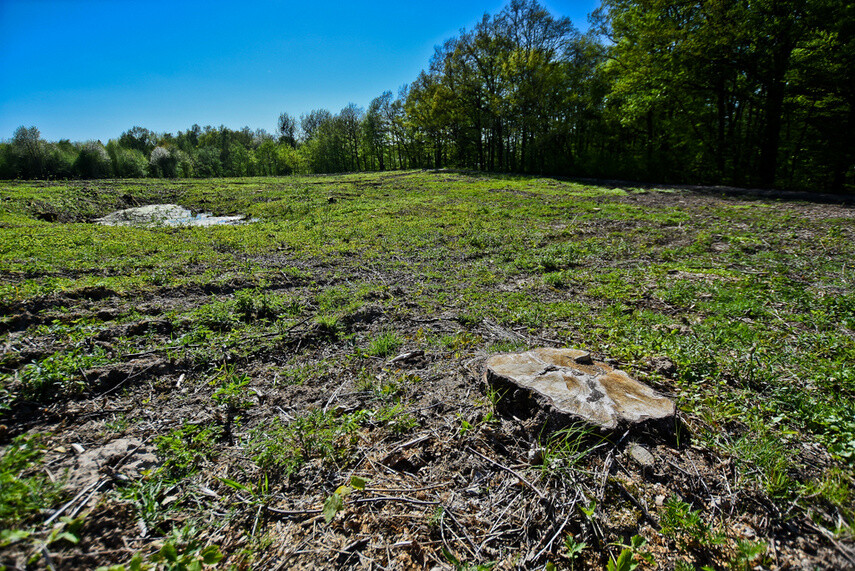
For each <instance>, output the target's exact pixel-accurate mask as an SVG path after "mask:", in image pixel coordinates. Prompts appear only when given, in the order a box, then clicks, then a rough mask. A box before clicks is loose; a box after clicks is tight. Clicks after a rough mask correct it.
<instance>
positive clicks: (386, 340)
mask: <svg viewBox="0 0 855 571" xmlns="http://www.w3.org/2000/svg"><path fill="white" fill-rule="evenodd" d="M403 344H404V340H403V339H402V338H401V337H400V336H399V335H398V334H397V333H395V332H394V331H386V332H383V333H381V334H380V335H378V336H377V337H375V338H374V339H373V340H372V341H371V344H370V345H369V346H368V354H369V355H373V356H375V357H388V356H389V355H392V354H393V353H394V352H395V351H397V350H398V349H400V348H401V346H402V345H403Z"/></svg>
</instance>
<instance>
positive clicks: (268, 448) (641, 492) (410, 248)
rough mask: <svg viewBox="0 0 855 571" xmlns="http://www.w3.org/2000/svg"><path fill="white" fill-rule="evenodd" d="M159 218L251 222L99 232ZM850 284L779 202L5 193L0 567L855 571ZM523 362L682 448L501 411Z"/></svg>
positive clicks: (831, 220)
mask: <svg viewBox="0 0 855 571" xmlns="http://www.w3.org/2000/svg"><path fill="white" fill-rule="evenodd" d="M161 202H163V203H167V202H168V203H176V204H180V205H182V206H185V207H188V208H191V209H194V210H197V211H198V210H205V211H210V212H213V213H215V214H217V215H226V214H246V215H250V216H252V217H254V218H256V219H257V221H256V222H253V223H248V224H243V225H239V226H214V227H205V228H198V227H194V228H190V227H187V228H179V227H137V228H133V227H106V226H100V225H96V224H93V223H92V221H93V220H94V219H95V218H96V217H98V216H102V215H105V214H107V213H109V212H111V211H113V210H115V209H118V208H122V207H126V206H129V205H134V204H152V203H161ZM853 259H855V217H853V210H852V208H851V205H847V204H833V203H821V202H800V201H796V200H793V199H792V197H790V196H788V195H786V194H777V195H773V196H770V195H768V194H767V195H763V196H759V195H752V194H745V193H742V194H736V193H728V192H724V191H722V190H721V189H716V190H704V189H681V188H675V187H668V188H664V187H662V188H659V187H649V188H638V187H627V186H609V187H602V186H592V185H589V184H583V183H579V182H572V181H566V180H558V179H552V178H536V177H526V176H506V175H483V174H473V173H467V172H457V171H430V172H427V171H406V172H396V173H375V174H351V175H342V176H329V177H321V176H306V177H288V178H266V179H258V178H237V179H223V180H217V181H214V182H212V181H195V180H180V181H155V180H135V181H134V180H116V181H80V182H38V183H26V182H5V183H2V185H0V300H2V301H0V305H2V312H0V315H2V317H0V332H2V333H0V347H3V349H2V357H0V414H2V418H0V422H2V426H0V445H2V451H0V483H2V485H0V528H2V537H0V565H6V566H7V567H8V568H11V569H14V568H42V567H50V566H53V567H55V568H97V567H99V566H103V567H104V568H108V569H114V570H118V569H146V568H150V569H154V568H156V569H200V568H205V567H206V566H210V565H217V566H219V568H233V569H244V568H259V569H262V568H275V567H277V566H279V567H280V568H292V567H300V566H309V565H318V566H322V567H336V568H347V567H354V568H362V567H365V568H367V567H369V566H370V565H371V564H376V565H380V566H383V567H386V568H425V567H432V566H444V567H445V568H456V569H514V568H528V569H586V568H596V569H635V568H638V569H680V570H688V569H702V568H707V567H708V568H713V569H755V568H772V567H775V566H777V567H779V568H784V567H787V566H808V567H818V568H827V569H841V568H848V567H852V566H853V565H855V551H853V531H855V530H853V525H855V509H853V503H854V502H853V489H854V488H855V486H853V476H855V464H853V462H855V420H853V419H855V405H853V402H855V401H853V397H855V289H853V283H855V268H853V266H852V262H851V261H852V260H853ZM537 346H554V347H573V348H583V349H586V350H589V351H591V352H592V353H593V354H594V355H595V356H596V357H597V358H599V359H604V360H610V362H613V363H614V364H615V365H616V366H619V367H620V368H622V369H624V370H626V371H627V372H629V373H630V374H631V375H633V376H635V377H636V378H639V379H640V380H642V381H644V382H646V383H648V384H651V385H652V386H654V387H655V388H656V389H657V390H659V391H660V392H663V393H665V394H667V395H670V396H671V397H672V398H674V399H675V400H676V402H677V405H678V409H679V414H678V417H679V422H678V423H677V425H676V426H675V427H674V429H673V430H668V431H665V432H661V431H659V432H649V431H648V432H643V433H623V432H619V433H616V434H601V433H599V432H597V431H595V430H593V429H591V428H590V427H586V426H583V425H578V426H575V425H574V426H571V427H567V428H566V429H565V430H562V431H559V432H557V433H552V434H549V433H545V432H544V431H542V430H541V427H540V426H537V425H536V424H535V423H533V422H532V419H531V418H525V417H523V418H518V417H516V416H514V415H513V414H509V413H508V412H507V411H505V410H504V409H503V408H502V407H501V406H498V405H499V404H500V403H501V402H502V398H503V397H504V395H501V394H498V393H496V392H494V391H491V390H489V389H488V387H486V386H484V385H483V384H482V381H481V372H482V370H481V365H482V363H483V360H484V359H485V358H486V357H488V356H489V355H491V354H494V353H496V352H507V351H518V350H524V349H526V348H532V347H537ZM634 447H643V448H644V449H646V450H647V451H649V452H650V453H651V454H652V456H653V458H654V461H653V464H652V466H645V465H642V464H641V463H640V461H638V460H636V459H634V456H633V453H632V449H633V448H634Z"/></svg>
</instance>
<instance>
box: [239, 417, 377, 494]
mask: <svg viewBox="0 0 855 571" xmlns="http://www.w3.org/2000/svg"><path fill="white" fill-rule="evenodd" d="M367 416H368V413H367V412H365V411H359V412H355V413H351V414H344V415H341V416H336V415H335V413H334V412H333V411H329V412H326V413H325V412H323V411H320V410H315V411H312V412H309V413H308V414H306V415H304V416H301V417H298V418H297V419H295V420H294V421H292V422H290V423H285V422H283V421H281V420H280V419H278V418H277V419H274V420H273V421H272V422H271V423H269V424H268V425H265V426H259V427H258V428H256V429H253V430H252V431H250V434H249V438H248V441H247V445H246V447H247V452H248V453H249V454H250V457H251V458H252V460H253V462H255V463H256V464H257V465H258V467H259V468H261V470H262V471H263V472H264V473H265V474H268V475H269V476H270V477H271V478H288V477H290V476H291V475H292V474H294V473H295V472H296V471H297V470H299V469H300V467H301V466H302V465H303V464H305V463H306V462H307V461H309V460H311V459H313V458H318V459H320V461H321V462H322V463H323V464H331V465H335V466H338V467H339V468H342V467H344V466H346V465H347V463H348V453H349V451H350V449H351V447H352V446H353V445H354V444H355V443H356V440H357V436H356V431H357V429H358V428H359V425H360V423H361V422H362V421H363V420H365V419H366V417H367Z"/></svg>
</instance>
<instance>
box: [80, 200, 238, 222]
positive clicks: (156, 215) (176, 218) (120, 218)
mask: <svg viewBox="0 0 855 571" xmlns="http://www.w3.org/2000/svg"><path fill="white" fill-rule="evenodd" d="M95 222H97V223H98V224H103V225H105V226H220V225H223V224H244V223H246V222H252V220H248V219H247V218H246V217H245V216H214V215H213V214H211V213H209V212H198V213H196V214H193V213H192V212H191V211H190V210H187V209H186V208H184V207H183V206H178V205H177V204H151V205H149V206H139V207H137V208H126V209H125V210H119V211H117V212H113V213H111V214H108V215H107V216H104V217H102V218H98V219H96V220H95Z"/></svg>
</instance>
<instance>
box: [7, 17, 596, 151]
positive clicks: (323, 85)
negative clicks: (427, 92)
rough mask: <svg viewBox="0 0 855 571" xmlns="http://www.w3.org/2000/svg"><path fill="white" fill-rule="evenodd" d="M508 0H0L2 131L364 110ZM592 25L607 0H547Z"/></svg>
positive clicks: (101, 133)
mask: <svg viewBox="0 0 855 571" xmlns="http://www.w3.org/2000/svg"><path fill="white" fill-rule="evenodd" d="M504 4H505V3H504V2H501V1H492V0H481V1H476V0H431V1H415V2H414V1H406V0H402V1H398V2H392V1H386V0H377V1H375V2H333V1H325V0H316V1H315V2H284V1H283V2H253V1H251V0H245V1H243V2H235V1H232V2H218V1H216V0H209V1H201V2H200V1H195V0H194V1H187V2H182V1H180V0H175V1H173V2H162V1H160V0H150V1H130V0H0V70H2V72H0V139H8V138H10V137H11V136H12V133H13V132H14V130H15V129H16V128H17V127H18V126H20V125H25V126H28V127H29V126H31V125H35V126H36V127H38V128H39V130H40V131H41V134H42V137H43V138H45V139H48V140H58V139H71V140H72V141H84V140H94V139H100V140H102V141H103V142H105V143H106V142H107V140H108V139H113V138H117V137H118V136H119V135H120V134H121V133H122V132H123V131H126V130H127V129H129V128H131V127H133V126H134V125H139V126H142V127H146V128H148V129H151V130H153V131H157V132H164V131H169V132H173V133H175V132H177V131H179V130H185V129H186V128H187V127H189V126H191V125H192V124H194V123H198V124H199V125H202V126H204V125H214V126H218V125H225V126H227V127H230V128H233V129H239V128H241V127H243V126H245V125H248V126H249V127H251V128H253V129H256V128H264V129H267V130H268V131H271V132H272V131H274V130H275V128H276V119H277V117H278V116H279V114H280V113H281V112H283V111H287V112H288V113H290V114H291V115H294V116H295V117H299V116H300V114H301V113H307V112H308V111H310V110H312V109H317V108H326V109H329V110H330V111H332V112H333V113H336V112H338V111H339V110H340V109H341V108H342V107H344V106H345V105H347V104H348V103H349V102H351V101H352V102H354V103H356V104H357V105H360V106H363V107H365V106H367V104H368V102H369V101H370V100H371V99H372V98H374V97H376V96H377V95H380V94H381V93H382V92H383V91H384V90H387V89H388V90H392V92H393V93H397V90H398V88H399V87H400V86H401V85H403V84H405V83H409V82H411V81H412V80H414V79H415V77H416V76H417V75H418V73H419V71H420V70H421V69H423V68H425V67H427V64H428V60H429V59H430V56H431V55H432V54H433V50H434V46H435V45H438V44H441V43H442V42H443V41H444V40H445V39H447V38H450V37H453V36H455V35H457V34H458V32H459V30H460V29H461V28H463V27H466V28H471V27H472V26H473V25H474V24H475V23H476V22H477V21H478V20H479V19H480V17H481V15H482V14H484V13H489V14H495V13H498V12H499V11H500V10H501V9H502V7H503V6H504ZM541 4H542V5H544V6H546V7H547V8H548V9H549V10H550V11H552V12H553V14H556V15H560V16H568V17H569V18H570V19H571V20H572V21H573V23H574V24H575V25H576V27H577V28H579V29H580V30H585V29H586V28H587V19H586V17H587V14H588V13H589V12H590V11H592V10H594V9H595V8H596V7H597V5H598V4H599V1H598V0H563V1H561V0H542V1H541Z"/></svg>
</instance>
